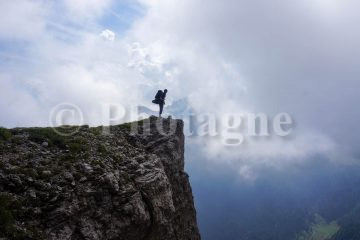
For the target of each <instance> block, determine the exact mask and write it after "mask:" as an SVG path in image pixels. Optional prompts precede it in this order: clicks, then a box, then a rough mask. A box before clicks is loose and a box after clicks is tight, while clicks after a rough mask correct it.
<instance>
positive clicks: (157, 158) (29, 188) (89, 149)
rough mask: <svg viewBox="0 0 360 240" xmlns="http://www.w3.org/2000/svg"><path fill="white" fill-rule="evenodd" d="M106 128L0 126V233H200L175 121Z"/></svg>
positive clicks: (178, 125) (178, 124)
mask: <svg viewBox="0 0 360 240" xmlns="http://www.w3.org/2000/svg"><path fill="white" fill-rule="evenodd" d="M174 127H175V128H174ZM58 130H62V131H63V130H64V128H62V129H58ZM73 130H75V127H67V128H66V131H67V132H71V131H73ZM107 130H108V132H110V134H104V133H103V131H102V128H101V127H96V128H89V127H88V126H81V127H80V129H79V131H78V132H77V133H76V134H74V135H70V136H63V135H59V134H57V133H56V132H54V130H53V129H51V128H16V129H4V128H0V192H1V193H0V238H4V239H61V240H65V239H124V240H125V239H126V240H132V239H134V240H135V239H136V240H137V239H157V240H161V239H164V240H165V239H166V240H172V239H179V240H181V239H200V235H199V231H198V228H197V223H196V212H195V208H194V203H193V197H192V191H191V187H190V184H189V181H188V175H187V174H186V173H185V172H184V135H183V122H182V121H181V120H172V119H158V118H155V117H151V118H149V119H147V120H145V121H140V122H134V123H127V124H122V125H117V126H111V127H110V128H108V129H107ZM161 130H163V131H161Z"/></svg>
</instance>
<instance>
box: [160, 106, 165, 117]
mask: <svg viewBox="0 0 360 240" xmlns="http://www.w3.org/2000/svg"><path fill="white" fill-rule="evenodd" d="M159 107H160V112H159V117H161V114H162V111H163V108H164V104H163V103H160V104H159Z"/></svg>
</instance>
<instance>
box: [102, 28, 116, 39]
mask: <svg viewBox="0 0 360 240" xmlns="http://www.w3.org/2000/svg"><path fill="white" fill-rule="evenodd" d="M100 37H102V38H103V39H105V40H108V41H110V42H113V41H114V40H115V33H114V32H113V31H111V30H109V29H105V30H103V31H102V32H101V33H100Z"/></svg>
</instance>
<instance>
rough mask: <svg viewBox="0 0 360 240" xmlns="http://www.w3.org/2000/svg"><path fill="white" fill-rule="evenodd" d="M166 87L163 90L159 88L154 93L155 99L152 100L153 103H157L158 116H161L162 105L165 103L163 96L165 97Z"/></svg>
mask: <svg viewBox="0 0 360 240" xmlns="http://www.w3.org/2000/svg"><path fill="white" fill-rule="evenodd" d="M166 93H167V89H164V92H163V91H161V90H159V91H158V92H157V93H156V95H155V99H154V100H152V102H153V103H155V104H159V107H160V111H159V117H161V114H162V111H163V108H164V105H165V97H166Z"/></svg>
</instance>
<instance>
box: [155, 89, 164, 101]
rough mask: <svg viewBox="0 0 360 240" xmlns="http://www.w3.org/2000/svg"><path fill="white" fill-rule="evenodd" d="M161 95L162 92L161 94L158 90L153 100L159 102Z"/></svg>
mask: <svg viewBox="0 0 360 240" xmlns="http://www.w3.org/2000/svg"><path fill="white" fill-rule="evenodd" d="M162 94H163V92H162V91H161V90H159V91H158V92H157V93H156V95H155V99H156V100H160V99H161V97H162Z"/></svg>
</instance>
